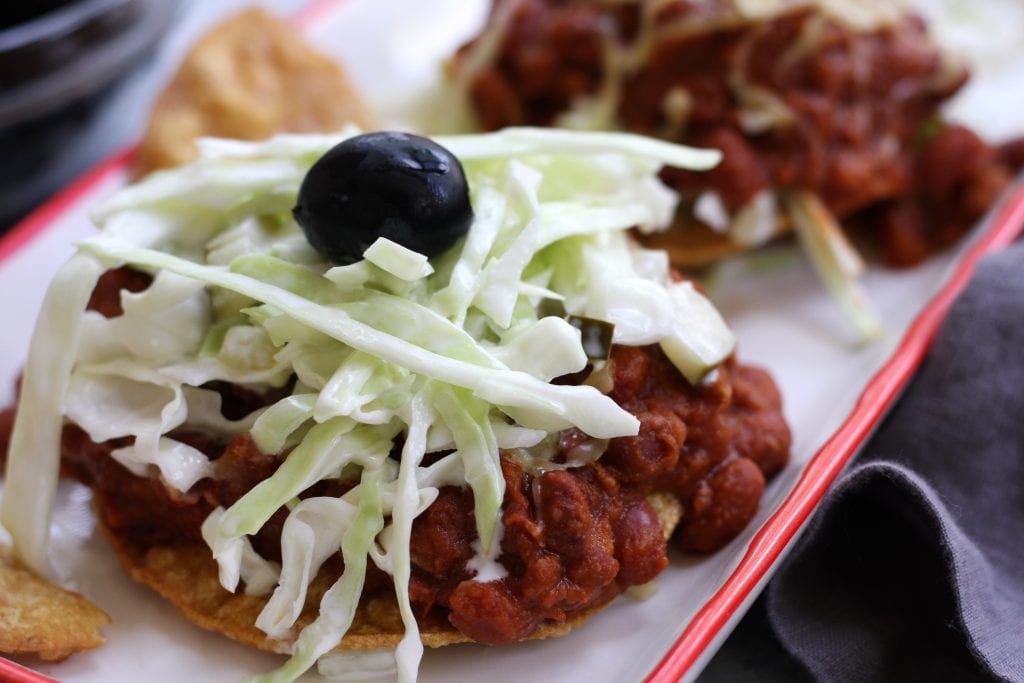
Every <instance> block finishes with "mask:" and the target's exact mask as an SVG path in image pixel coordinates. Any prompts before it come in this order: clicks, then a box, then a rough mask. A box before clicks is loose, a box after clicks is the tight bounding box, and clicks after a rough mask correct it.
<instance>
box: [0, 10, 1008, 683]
mask: <svg viewBox="0 0 1024 683" xmlns="http://www.w3.org/2000/svg"><path fill="white" fill-rule="evenodd" d="M240 4H243V3H241V2H221V3H198V2H196V3H191V4H190V5H189V6H190V7H191V10H190V11H189V12H188V13H186V14H185V15H184V16H183V21H182V22H181V23H180V24H179V27H178V29H177V32H176V33H175V35H174V36H172V37H171V39H170V40H169V42H168V44H167V46H165V49H164V51H163V53H162V54H161V57H160V60H158V62H159V65H160V66H159V67H158V68H156V69H155V71H154V73H164V74H166V73H167V71H166V69H167V68H168V67H169V66H170V65H173V64H174V63H176V60H177V55H179V54H180V52H181V49H182V48H183V47H184V46H185V45H186V44H187V43H188V41H189V38H190V37H191V36H192V35H195V32H196V31H198V30H199V29H200V28H201V27H202V26H204V25H207V24H208V23H209V22H210V21H211V20H213V19H215V18H216V16H220V15H223V14H225V13H227V12H228V11H229V10H230V9H231V8H232V7H235V6H238V5H240ZM271 4H273V5H277V6H279V7H283V8H291V7H294V6H296V5H299V4H301V3H299V2H284V1H283V0H282V1H280V2H276V3H271ZM471 5H473V3H470V2H466V1H465V0H446V1H441V0H438V1H437V2H432V3H422V2H419V1H418V0H389V1H388V2H382V1H380V0H349V2H348V3H347V4H343V5H340V9H339V11H337V12H334V13H332V14H331V15H329V16H328V17H326V21H325V22H323V23H321V24H319V25H318V26H317V27H316V28H315V30H314V31H313V37H314V39H315V40H317V41H318V42H319V43H320V44H321V45H323V46H324V47H325V48H326V49H328V50H329V51H331V52H333V53H334V54H336V55H338V56H339V57H340V58H341V59H343V61H344V62H345V64H346V65H347V66H348V67H349V69H350V71H351V73H352V75H353V77H354V78H355V80H356V82H357V84H359V85H360V86H361V87H362V88H363V90H364V92H365V93H366V94H367V96H368V97H369V98H370V99H371V101H372V102H373V103H375V104H376V105H378V107H379V109H380V110H381V111H383V112H384V113H385V115H387V116H394V117H397V118H401V117H403V116H406V115H408V112H403V111H402V106H403V104H404V103H407V102H411V101H414V100H415V95H416V93H415V92H414V90H415V89H416V88H417V87H421V86H422V85H423V84H424V83H427V82H428V81H429V77H430V75H431V74H432V73H435V72H434V71H433V68H434V64H433V58H434V57H437V56H439V55H441V54H442V52H443V50H442V48H444V47H445V46H446V45H447V44H449V43H451V41H452V40H453V39H454V38H455V37H457V35H458V33H459V32H460V31H461V30H463V29H465V28H467V27H468V26H469V25H471V24H472V21H473V20H474V18H479V14H476V15H474V14H473V11H472V8H471ZM396 6H398V7H399V9H397V10H396V9H395V7H396ZM457 12H467V14H466V15H465V22H464V23H460V21H456V20H454V19H453V13H457ZM424 55H426V57H425V56H424ZM997 66H998V65H997ZM997 71H998V69H997ZM1018 75H1024V74H1018ZM153 78H156V76H153ZM147 87H151V86H147ZM140 92H141V91H140ZM1018 92H1019V90H1018ZM140 98H142V96H141V95H140ZM141 101H142V99H140V100H139V102H141ZM986 102H987V104H986V105H985V106H988V105H989V104H991V102H990V101H988V100H986ZM136 104H137V106H138V103H136ZM978 106H979V105H975V108H974V109H972V108H971V107H967V111H966V112H964V113H962V115H963V116H965V117H967V118H970V117H972V116H974V117H976V118H980V119H984V118H985V117H984V115H983V112H981V114H982V115H980V116H979V110H978V109H977V107H978ZM139 111H143V110H141V109H136V114H132V115H131V116H129V119H130V120H132V121H137V120H138V119H137V114H138V112H139ZM1017 111H1018V112H1019V111H1022V110H1021V109H1020V108H1018V109H1017ZM132 117H135V118H132ZM993 120H994V119H993ZM133 125H134V124H133ZM119 182H120V180H119V178H117V177H111V178H109V179H108V182H107V183H106V184H105V185H104V186H102V187H99V188H97V189H96V193H95V194H96V196H100V195H103V194H105V193H107V192H108V191H110V189H111V188H112V187H113V186H115V185H117V184H118V183H119ZM89 199H90V198H88V197H87V198H85V201H83V203H81V204H78V205H76V206H75V207H72V209H71V210H70V211H69V212H68V213H66V214H65V215H63V216H62V217H61V218H60V219H59V220H58V221H56V222H55V224H54V225H53V226H52V229H50V230H48V231H47V232H46V233H45V234H44V235H43V236H42V237H41V238H40V239H37V240H35V241H34V242H32V243H31V244H30V245H29V246H27V247H26V248H24V249H22V250H21V251H20V252H19V253H18V254H17V256H15V257H14V258H12V259H9V260H8V261H6V262H4V263H0V292H4V298H5V303H6V307H5V312H6V315H5V318H6V320H5V325H4V329H3V331H2V332H0V403H4V404H6V403H7V402H8V401H9V399H10V397H11V391H10V387H11V386H12V382H13V379H14V377H15V376H16V375H17V373H18V371H19V368H20V366H21V363H22V359H23V358H24V355H25V350H26V348H27V345H28V335H29V328H30V325H31V323H32V321H33V320H34V316H35V311H36V309H37V308H38V305H39V301H40V300H41V298H42V294H43V291H44V288H45V285H46V283H47V282H48V280H49V278H50V275H51V274H52V272H53V271H54V270H55V269H56V268H57V267H58V265H59V263H60V262H61V261H62V260H63V259H64V258H65V257H66V255H67V254H69V253H70V244H71V242H72V241H73V240H74V239H75V238H76V237H78V236H81V235H84V234H87V233H88V232H89V231H90V226H89V223H88V220H87V218H86V215H85V206H86V205H87V204H88V203H89ZM956 258H957V253H949V254H944V255H942V256H940V257H937V258H934V259H932V260H930V261H929V262H927V263H926V264H924V265H923V266H921V267H919V268H915V269H913V270H910V271H900V272H888V271H884V270H880V269H872V270H871V271H870V272H869V273H868V276H867V278H866V280H865V284H866V286H867V288H868V291H869V293H870V295H871V297H872V299H873V300H874V302H875V304H876V306H877V308H878V311H879V314H880V315H881V317H882V319H883V320H884V321H885V325H886V329H887V331H888V335H887V337H886V338H885V339H884V340H883V341H881V342H879V343H877V344H874V345H870V346H859V345H857V344H855V343H854V342H853V340H852V334H851V333H850V332H849V329H848V328H847V327H846V325H845V323H844V322H843V321H842V319H841V318H840V317H839V315H838V313H837V311H836V308H835V307H834V306H833V305H832V304H831V302H830V301H829V300H828V299H827V297H826V296H825V295H824V291H823V289H822V287H821V286H820V285H819V284H818V282H817V280H816V278H815V277H814V275H813V273H812V272H811V271H810V269H809V267H808V266H807V265H806V263H805V261H804V259H803V257H802V256H801V255H800V253H799V252H798V251H797V250H796V249H795V248H791V247H783V248H773V249H772V250H770V251H768V252H761V253H758V254H756V255H753V256H751V257H749V258H745V259H740V260H738V261H734V262H731V263H729V264H727V265H726V266H724V267H723V268H722V269H721V271H720V272H719V273H718V275H717V276H716V277H715V279H714V284H713V288H712V295H713V298H715V300H716V302H717V304H718V305H719V307H720V308H721V309H722V311H723V312H724V314H725V315H726V317H727V319H728V320H729V321H730V323H731V324H732V325H733V327H734V329H735V330H736V332H737V335H738V336H739V339H740V349H739V350H740V355H741V358H742V359H743V360H744V361H746V362H754V363H757V364H762V365H766V366H769V367H770V368H771V369H772V371H773V374H774V375H775V377H776V378H777V380H778V382H779V385H780V387H781V388H782V391H783V395H784V398H785V401H786V414H787V417H788V419H789V420H790V423H791V425H792V426H793V429H794V434H795V441H794V447H793V462H792V463H791V465H790V466H789V467H788V468H787V469H786V470H785V471H783V472H782V473H781V474H780V476H778V477H777V478H776V479H775V480H774V481H773V482H772V483H771V484H770V485H769V487H768V490H767V492H766V495H765V499H764V501H763V503H762V506H761V511H760V514H759V516H758V518H757V519H756V520H755V521H754V523H753V524H752V525H751V526H750V527H749V528H748V530H747V532H745V533H744V534H743V535H742V536H741V537H740V538H738V539H736V540H735V541H734V542H733V543H732V544H730V545H729V546H728V547H727V548H725V549H723V550H722V551H720V552H719V553H716V554H715V555H713V556H711V557H709V558H684V557H675V558H674V559H673V562H672V564H671V565H670V567H669V569H667V570H666V571H665V573H664V574H663V576H662V578H661V579H660V580H659V592H658V594H657V595H656V597H655V598H653V599H650V600H647V601H646V602H637V601H634V600H631V599H628V598H626V599H620V600H619V601H617V602H616V603H614V604H613V605H612V606H611V607H610V608H609V609H608V610H606V611H605V612H604V613H603V614H602V615H601V616H599V617H598V618H596V619H594V620H592V621H591V622H590V623H589V624H587V625H585V626H583V627H581V628H579V629H577V630H576V631H574V632H573V633H572V634H570V635H569V636H568V637H566V638H563V639H559V640H554V641H548V642H542V643H527V644H520V645H516V646H514V647H503V648H486V647H484V646H474V645H466V646H456V647H452V648H446V649H445V650H443V651H438V652H431V651H428V653H427V654H426V657H425V659H424V665H423V669H422V675H421V680H423V681H453V682H459V681H465V682H469V681H480V680H492V681H501V680H508V679H513V678H514V679H516V680H519V679H522V678H523V677H524V676H525V677H526V678H527V679H529V680H581V679H582V678H583V676H582V675H581V670H583V671H585V672H586V679H587V680H588V681H591V682H593V683H598V682H600V681H609V682H611V681H630V680H640V679H642V678H643V677H644V676H645V675H646V674H647V673H648V672H649V671H650V669H651V668H652V667H653V666H654V665H655V664H656V663H657V662H658V661H659V660H660V659H661V657H662V656H663V655H664V653H665V651H666V650H667V649H668V648H669V647H670V646H671V644H672V643H673V642H674V641H675V639H676V638H677V637H678V635H679V633H680V632H681V631H682V630H683V628H685V626H686V624H687V623H688V621H689V619H690V618H691V617H692V615H693V614H694V613H696V611H697V610H698V609H699V608H700V606H701V605H702V604H703V602H704V600H705V599H706V598H707V597H708V596H710V595H711V594H712V593H713V591H714V590H715V588H716V587H717V586H719V585H720V584H721V582H722V581H723V580H724V579H725V577H727V576H728V574H729V572H730V571H731V569H732V568H733V566H734V565H735V563H736V562H737V561H738V560H739V558H740V557H741V556H742V554H743V551H744V549H745V547H746V545H747V543H748V542H749V539H750V538H751V536H752V535H753V534H754V533H755V531H756V529H757V527H758V526H759V525H760V524H761V523H763V521H764V520H765V519H766V518H767V517H768V516H769V515H770V513H771V512H772V511H773V510H774V509H775V508H776V507H777V505H778V504H779V503H780V502H781V501H782V499H783V498H784V497H785V495H786V494H787V493H788V492H789V491H790V490H791V489H792V487H793V486H794V485H795V483H796V480H797V479H798V477H799V475H800V472H801V468H802V467H803V465H804V464H805V463H806V462H807V461H808V459H809V458H810V457H811V456H812V455H813V454H814V453H815V451H816V450H817V448H818V447H819V446H820V445H821V444H822V443H823V442H824V441H825V440H826V439H827V437H828V436H829V435H830V434H832V433H833V431H834V430H835V429H836V427H837V426H838V425H839V423H840V422H841V421H842V419H843V418H844V417H845V416H846V415H847V414H848V413H849V411H850V409H851V407H852V405H853V403H854V401H855V400H856V397H857V396H858V394H859V393H860V390H861V389H862V388H863V386H864V385H865V384H866V382H867V381H868V379H869V378H870V376H871V374H872V373H873V371H874V370H875V369H877V368H878V367H879V366H880V365H881V364H882V362H883V361H884V360H885V359H886V358H887V357H888V356H889V354H890V353H891V350H892V349H893V347H894V346H895V344H896V342H897V341H898V340H899V338H900V336H901V334H902V332H903V330H904V329H905V327H906V325H907V324H908V322H909V321H910V320H911V319H912V317H913V316H914V314H915V313H916V312H917V311H918V310H919V309H920V307H921V306H922V304H923V303H924V302H925V301H926V300H927V299H928V298H929V297H930V295H931V294H932V293H933V292H934V291H935V290H936V289H937V288H938V285H939V283H940V282H941V281H942V279H943V277H944V276H945V274H946V273H947V271H948V269H949V267H950V265H951V264H952V263H953V262H954V261H955V259H956ZM751 283H756V285H753V286H752V285H751ZM12 293H17V294H16V296H12ZM55 554H56V556H57V557H58V558H59V560H60V565H61V571H62V573H63V574H64V575H65V576H66V577H68V584H69V585H70V586H72V587H74V588H76V589H78V590H80V591H82V592H83V593H85V594H86V595H88V596H89V597H90V598H92V599H94V600H95V601H96V602H98V603H99V604H100V605H101V606H103V607H104V609H106V610H108V611H109V613H110V614H111V616H112V617H113V619H114V623H113V624H112V625H111V626H110V627H109V628H108V629H107V630H106V635H107V638H108V643H107V645H105V646H104V647H103V648H101V649H99V650H97V651H93V652H89V653H84V654H81V655H76V656H75V657H73V658H71V659H69V660H68V661H66V662H64V663H62V664H58V665H53V664H42V665H39V669H40V670H41V671H42V672H44V673H46V674H48V675H51V676H54V677H57V678H60V679H61V680H63V681H67V682H68V683H75V682H78V681H81V682H86V681H88V682H94V681H95V682H100V681H103V682H109V681H139V680H146V681H153V682H158V681H180V680H195V681H223V680H228V681H230V680H238V679H239V678H240V677H241V675H243V674H245V673H259V672H263V671H266V670H268V669H271V668H273V667H274V666H276V664H277V663H278V662H279V661H280V660H279V658H277V657H274V656H270V655H265V654H261V653H257V652H254V651H252V650H250V649H248V648H244V647H242V646H239V645H236V644H234V643H232V642H230V641H227V640H226V639H224V638H221V637H219V636H216V635H211V634H208V633H205V632H202V631H200V630H198V629H196V628H195V627H193V626H191V625H190V624H188V623H187V622H186V621H185V620H184V619H183V618H181V617H179V616H178V615H177V613H175V612H174V611H173V609H171V608H170V607H168V606H167V605H166V604H164V603H163V602H162V601H161V600H159V599H157V598H155V597H154V596H153V595H151V594H150V592H149V591H148V590H147V589H145V588H142V587H139V586H136V585H135V584H133V583H132V582H131V581H130V580H128V579H126V578H124V576H123V575H122V573H121V571H120V569H119V567H117V563H116V560H114V559H113V558H112V557H111V555H110V553H109V551H108V549H107V548H106V546H105V544H104V542H103V541H102V540H101V539H98V538H95V537H94V536H93V535H92V522H91V513H90V512H89V510H88V505H87V495H86V494H85V493H84V490H83V489H81V488H79V487H75V486H65V487H64V488H62V505H61V509H60V511H59V515H58V518H57V523H56V528H55ZM723 637H724V633H723ZM709 654H710V653H709ZM35 664H39V663H35Z"/></svg>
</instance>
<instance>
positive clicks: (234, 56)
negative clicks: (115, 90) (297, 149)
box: [135, 9, 374, 175]
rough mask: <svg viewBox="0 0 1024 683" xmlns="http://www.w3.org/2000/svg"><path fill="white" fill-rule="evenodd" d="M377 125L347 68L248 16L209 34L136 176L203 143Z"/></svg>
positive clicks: (157, 118) (182, 76)
mask: <svg viewBox="0 0 1024 683" xmlns="http://www.w3.org/2000/svg"><path fill="white" fill-rule="evenodd" d="M348 123H354V124H356V125H357V126H359V127H360V128H362V129H364V130H368V129H371V128H373V127H374V126H373V122H372V118H371V116H370V115H369V113H368V111H367V109H366V106H365V105H364V104H363V102H362V100H361V98H360V97H359V96H358V94H357V93H356V91H355V89H354V88H353V86H352V85H351V83H350V82H349V80H348V77H347V76H346V75H345V72H344V70H343V69H342V67H341V66H340V65H339V64H338V63H337V62H335V61H334V60H333V59H331V58H330V57H327V56H326V55H324V54H321V53H320V52H318V51H317V50H315V49H314V48H313V47H312V46H310V45H309V44H308V43H307V42H306V41H305V40H304V39H303V38H302V36H300V35H299V33H298V31H297V30H296V29H295V28H294V27H293V26H291V25H289V24H288V23H286V22H284V21H282V20H280V19H278V18H276V17H274V16H273V15H271V14H268V13H267V12H265V11H263V10H260V9H251V10H247V11H245V12H243V13H241V14H239V15H237V16H235V17H233V18H231V19H229V20H228V21H226V22H224V23H223V24H221V25H219V26H217V27H216V28H214V29H213V30H212V31H210V32H209V33H207V34H206V35H205V36H204V37H203V38H202V39H201V40H200V41H199V42H198V43H197V44H196V45H195V47H193V48H192V50H191V51H190V52H189V53H188V55H187V56H186V57H185V60H184V62H183V63H182V65H181V67H180V69H179V70H178V73H177V75H175V77H174V79H173V80H172V81H171V83H170V85H169V86H168V87H167V89H166V91H164V93H163V94H162V95H161V96H160V98H159V99H158V100H157V103H156V106H155V107H154V109H153V112H152V114H151V118H150V122H149V126H148V128H147V130H146V134H145V136H144V137H143V139H142V141H141V143H140V145H139V153H138V157H137V160H136V169H135V170H136V173H137V174H138V175H142V174H145V173H147V172H149V171H152V170H154V169H158V168H167V167H170V166H177V165H180V164H184V163H186V162H188V161H191V160H192V159H194V158H195V156H196V148H195V139H196V138H197V137H201V136H204V135H209V136H217V137H229V138H239V139H243V140H261V139H265V138H268V137H270V136H271V135H273V134H275V133H284V132H288V133H312V132H330V131H333V130H339V129H341V128H342V127H343V126H345V124H348Z"/></svg>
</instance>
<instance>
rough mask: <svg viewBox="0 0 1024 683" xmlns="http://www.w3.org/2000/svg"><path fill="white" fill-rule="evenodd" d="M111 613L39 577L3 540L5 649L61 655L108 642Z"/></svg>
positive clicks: (1, 645)
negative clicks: (104, 628) (106, 633)
mask: <svg viewBox="0 0 1024 683" xmlns="http://www.w3.org/2000/svg"><path fill="white" fill-rule="evenodd" d="M109 623H110V617H109V616H107V614H106V613H105V612H104V611H103V610H101V609H99V608H98V607H96V605H94V604H92V603H91V602H89V600H87V599H86V598H84V597H82V596H81V595H79V594H78V593H73V592H71V591H67V590H64V589H63V588H60V587H58V586H55V585H53V584H52V583H50V582H49V581H46V580H44V579H41V578H39V577H38V576H36V575H35V574H33V573H32V572H30V571H29V570H28V569H26V568H25V567H24V566H22V564H21V563H20V562H19V561H18V560H17V559H15V557H14V551H12V550H11V549H10V548H8V547H6V546H0V652H3V653H5V654H33V655H37V656H38V657H39V658H40V659H45V660H51V661H59V660H61V659H65V658H66V657H68V656H70V655H72V654H74V653H76V652H81V651H82V650H89V649H91V648H94V647H97V646H99V645H102V644H103V643H104V639H103V636H102V634H101V633H100V627H102V626H104V625H105V624H109Z"/></svg>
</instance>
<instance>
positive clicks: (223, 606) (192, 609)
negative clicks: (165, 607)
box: [97, 494, 682, 654]
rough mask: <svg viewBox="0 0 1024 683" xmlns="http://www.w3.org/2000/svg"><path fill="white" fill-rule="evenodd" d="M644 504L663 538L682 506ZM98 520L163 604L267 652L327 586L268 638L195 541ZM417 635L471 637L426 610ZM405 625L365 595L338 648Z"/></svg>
mask: <svg viewBox="0 0 1024 683" xmlns="http://www.w3.org/2000/svg"><path fill="white" fill-rule="evenodd" d="M647 500H648V502H649V503H650V504H651V506H652V507H653V508H654V511H655V513H656V515H657V517H658V521H659V523H660V524H661V527H662V531H663V532H664V534H665V539H666V540H667V539H668V538H669V537H670V536H671V535H672V532H673V531H674V530H675V527H676V525H677V524H678V523H679V520H680V518H681V517H682V506H681V505H680V504H679V501H678V500H677V499H676V498H675V497H673V496H671V495H669V494H653V495H651V496H648V498H647ZM97 516H98V517H99V519H100V524H99V527H100V529H101V530H102V531H103V534H104V535H105V536H106V538H107V540H108V541H109V542H110V544H111V545H112V546H113V548H114V551H115V552H116V553H117V556H118V558H119V559H120V561H121V564H122V565H123V566H124V568H125V571H127V572H128V575H129V576H131V577H132V578H133V579H134V580H136V581H138V582H139V583H142V584H144V585H146V586H149V587H150V588H152V589H153V590H155V591H156V592H157V593H159V594H160V595H161V596H162V597H163V598H164V599H166V600H167V601H168V602H170V603H171V604H172V605H174V607H175V608H176V609H177V610H178V611H179V612H181V613H182V614H183V615H184V616H185V617H186V618H187V619H188V620H189V621H191V622H193V623H194V624H196V625H197V626H199V627H201V628H204V629H207V630H209V631H215V632H217V633H221V634H223V635H225V636H227V637H229V638H232V639H234V640H237V641H239V642H241V643H245V644H246V645H251V646H253V647H257V648H259V649H261V650H266V651H268V652H276V653H278V654H288V653H290V652H291V648H292V645H293V644H294V639H295V636H297V635H298V632H299V631H300V630H301V629H302V628H303V627H304V626H306V625H307V624H309V623H310V622H311V621H313V619H315V618H316V606H317V605H319V604H320V598H321V597H322V596H323V594H324V592H325V591H326V590H327V589H328V588H330V586H331V583H332V581H333V579H332V578H331V577H328V576H325V575H324V574H323V573H322V572H321V574H320V576H318V577H317V578H316V580H314V582H313V583H312V584H311V585H310V589H309V595H308V597H307V599H306V608H305V609H304V610H303V613H302V615H301V616H300V617H299V619H298V621H297V622H296V626H295V628H294V629H293V635H292V636H291V637H288V638H283V639H279V640H278V639H273V638H269V637H267V635H266V634H265V633H263V631H261V630H259V629H258V628H256V626H255V624H256V617H258V616H259V613H260V611H261V610H262V609H263V606H264V605H265V604H266V598H263V597H256V596H251V595H245V594H244V593H229V592H228V591H226V590H225V589H224V588H222V587H221V585H220V579H219V578H218V572H217V563H216V562H215V561H214V560H213V556H212V555H211V553H210V549H209V548H208V547H207V546H206V545H204V544H202V543H192V544H185V545H175V546H155V547H150V548H144V547H140V546H138V545H136V544H133V543H131V542H130V541H129V540H128V539H124V538H121V537H119V536H117V535H116V534H115V533H113V532H112V531H111V530H110V529H109V528H108V527H107V526H105V525H104V524H103V522H102V520H103V515H102V514H99V515H97ZM606 605H607V603H604V604H601V605H596V606H594V607H591V608H590V609H588V610H586V611H585V612H582V613H579V614H575V615H573V616H572V617H571V618H570V619H568V620H567V621H565V622H559V623H555V622H547V623H544V624H542V625H541V627H540V628H538V629H537V630H536V631H535V632H534V633H532V634H530V635H529V636H528V637H527V638H526V639H527V640H540V639H543V638H553V637H557V636H563V635H565V634H567V633H568V632H569V631H571V630H572V629H573V628H575V627H576V626H578V625H580V624H582V623H583V622H585V621H586V620H587V619H589V618H590V617H591V616H593V615H594V614H596V613H597V612H599V611H600V610H601V609H603V608H604V607H605V606H606ZM417 623H418V625H419V630H420V638H421V640H422V641H423V644H424V645H426V646H427V647H444V646H446V645H453V644H455V643H469V642H473V641H471V640H470V639H469V638H467V637H466V636H465V635H463V634H462V633H461V632H459V631H458V630H456V629H455V627H453V626H452V625H451V624H450V623H448V621H447V620H445V619H443V618H440V617H438V616H437V615H436V614H431V615H430V616H428V617H427V618H420V619H417ZM403 634H404V627H403V626H402V618H401V616H400V614H399V611H398V605H397V603H396V602H395V601H394V599H393V598H392V597H388V598H374V599H371V600H366V599H364V600H363V601H362V602H361V603H360V605H359V608H358V610H357V611H356V615H355V619H354V620H353V622H352V627H351V628H350V629H349V630H348V633H347V634H346V635H345V638H344V640H343V641H342V643H341V645H340V646H339V648H338V649H343V650H374V649H379V648H394V647H397V646H398V643H399V642H400V641H401V640H402V636H403Z"/></svg>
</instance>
